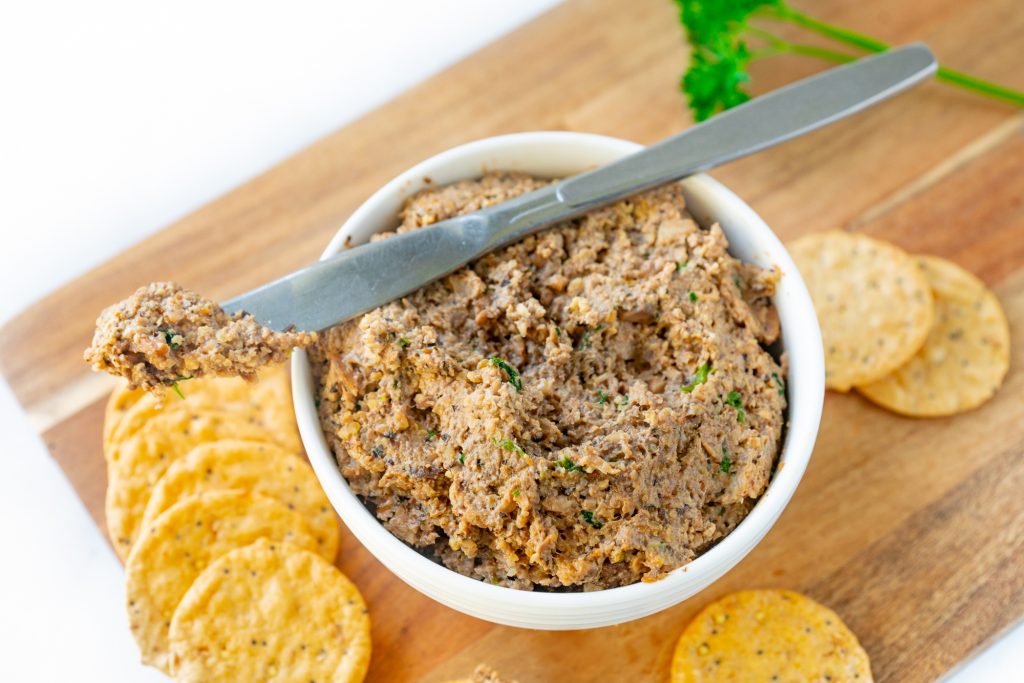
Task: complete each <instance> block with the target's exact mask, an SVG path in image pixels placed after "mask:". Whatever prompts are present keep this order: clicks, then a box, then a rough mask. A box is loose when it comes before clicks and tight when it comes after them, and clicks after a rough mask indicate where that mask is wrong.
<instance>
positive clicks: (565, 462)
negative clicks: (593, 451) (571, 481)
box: [555, 455, 583, 472]
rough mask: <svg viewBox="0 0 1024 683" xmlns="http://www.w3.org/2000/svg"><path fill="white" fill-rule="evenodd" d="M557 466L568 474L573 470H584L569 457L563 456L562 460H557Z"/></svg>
mask: <svg viewBox="0 0 1024 683" xmlns="http://www.w3.org/2000/svg"><path fill="white" fill-rule="evenodd" d="M555 464H556V465H558V466H559V467H561V468H562V469H564V470H565V471H566V472H572V471H573V470H582V469H583V468H582V467H580V466H579V465H577V464H576V463H574V462H573V461H572V460H570V459H569V456H567V455H564V456H562V459H561V460H556V461H555Z"/></svg>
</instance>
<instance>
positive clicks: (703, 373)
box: [679, 361, 711, 394]
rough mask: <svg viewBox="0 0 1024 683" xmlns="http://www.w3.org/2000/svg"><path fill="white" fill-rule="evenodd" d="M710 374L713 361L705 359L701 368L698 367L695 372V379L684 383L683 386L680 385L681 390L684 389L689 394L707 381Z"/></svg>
mask: <svg viewBox="0 0 1024 683" xmlns="http://www.w3.org/2000/svg"><path fill="white" fill-rule="evenodd" d="M710 374H711V361H705V362H704V363H703V364H702V365H701V366H700V367H699V368H697V372H696V373H694V375H693V380H692V381H691V382H690V383H689V384H684V385H683V386H681V387H679V391H684V392H686V393H687V394H689V393H691V392H692V391H693V390H694V389H696V388H697V386H698V385H701V384H704V382H707V381H708V375H710Z"/></svg>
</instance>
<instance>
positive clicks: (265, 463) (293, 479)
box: [142, 440, 338, 561]
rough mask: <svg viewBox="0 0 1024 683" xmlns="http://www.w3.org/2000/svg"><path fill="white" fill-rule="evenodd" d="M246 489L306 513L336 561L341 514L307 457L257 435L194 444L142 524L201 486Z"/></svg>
mask: <svg viewBox="0 0 1024 683" xmlns="http://www.w3.org/2000/svg"><path fill="white" fill-rule="evenodd" d="M217 489H241V490H244V491H251V492H253V493H258V494H260V495H264V496H267V497H269V498H274V499H275V500H278V501H280V502H282V503H284V504H285V505H286V506H287V507H288V508H289V509H291V510H295V511H296V512H298V513H299V514H301V515H302V516H303V517H304V518H305V519H306V522H307V523H308V524H309V527H310V529H311V531H312V532H313V534H314V536H315V537H316V539H317V543H318V548H319V552H320V554H322V555H323V556H324V557H326V558H327V559H328V560H331V561H333V560H334V556H335V554H336V553H337V550H338V518H337V517H336V516H335V514H334V510H333V509H331V504H330V502H329V501H328V500H327V496H326V495H324V491H323V489H322V488H320V482H319V481H318V480H317V478H316V475H315V474H313V470H312V468H310V466H309V464H308V463H306V461H305V460H303V459H302V458H300V457H299V456H297V455H294V454H292V453H289V452H288V451H286V450H284V449H283V448H281V447H279V446H274V445H272V444H266V443H258V442H255V441H235V440H231V441H214V442H213V443H207V444H202V445H200V446H196V447H195V448H193V449H192V450H191V451H190V452H189V453H188V455H186V456H185V457H184V458H181V459H180V460H178V461H176V462H175V463H173V464H172V465H171V466H170V467H169V468H168V470H167V472H166V473H165V474H164V476H162V477H161V478H160V480H159V481H158V482H157V483H156V487H155V488H154V489H153V493H152V495H151V496H150V497H149V503H148V504H147V505H146V514H145V515H144V516H143V519H142V526H143V528H146V527H148V526H149V525H150V524H151V523H152V521H153V520H154V519H156V518H157V516H158V515H160V514H161V513H162V512H163V511H164V510H166V509H167V508H169V507H170V506H171V505H173V504H174V503H175V502H177V501H179V500H182V499H184V498H187V497H188V496H191V495H195V494H196V493H200V492H202V491H213V490H217Z"/></svg>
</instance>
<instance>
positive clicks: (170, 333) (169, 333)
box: [160, 330, 181, 349]
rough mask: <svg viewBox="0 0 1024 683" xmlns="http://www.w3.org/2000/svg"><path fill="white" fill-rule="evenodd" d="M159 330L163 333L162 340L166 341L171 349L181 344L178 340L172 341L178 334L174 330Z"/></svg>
mask: <svg viewBox="0 0 1024 683" xmlns="http://www.w3.org/2000/svg"><path fill="white" fill-rule="evenodd" d="M160 331H161V332H163V333H164V341H166V342H167V345H168V346H170V347H171V348H172V349H176V348H178V347H179V346H181V344H179V343H178V342H176V341H174V338H175V337H177V336H178V333H177V332H175V331H174V330H160Z"/></svg>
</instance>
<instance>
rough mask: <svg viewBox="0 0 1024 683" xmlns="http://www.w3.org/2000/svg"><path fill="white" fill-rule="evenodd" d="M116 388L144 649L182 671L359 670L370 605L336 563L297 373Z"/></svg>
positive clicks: (123, 500) (276, 673)
mask: <svg viewBox="0 0 1024 683" xmlns="http://www.w3.org/2000/svg"><path fill="white" fill-rule="evenodd" d="M182 390H183V395H184V396H185V398H183V399H179V398H178V397H177V396H174V395H173V394H171V395H168V396H165V397H156V396H153V395H150V394H146V393H144V392H142V391H139V390H130V389H128V388H127V386H122V387H120V388H119V389H117V390H115V391H114V393H113V394H112V395H111V398H110V401H109V403H108V405H107V414H106V421H105V424H104V434H103V440H104V453H105V456H106V460H107V473H108V487H107V499H106V516H107V527H108V530H109V532H110V537H111V540H112V541H113V544H114V548H115V550H116V551H117V553H118V555H119V556H120V557H121V559H122V560H124V561H125V566H126V575H127V601H128V614H129V620H130V624H131V629H132V633H133V635H134V636H135V639H136V641H137V643H138V645H139V649H140V651H141V653H142V660H143V661H144V662H145V663H147V664H150V665H152V666H155V667H157V668H159V669H161V670H163V671H164V672H166V673H168V674H171V675H172V676H174V677H175V678H176V679H178V680H181V681H248V680H270V679H275V680H282V681H284V680H298V681H338V682H349V681H354V682H358V681H362V680H363V678H364V676H365V674H366V670H367V667H368V665H369V658H370V628H369V617H368V616H367V611H366V605H365V603H364V602H363V599H362V596H361V595H360V594H359V591H358V590H357V589H356V587H355V586H354V585H353V584H352V583H351V582H350V581H349V580H348V579H347V578H346V577H345V576H344V575H343V574H342V573H341V572H340V571H338V569H337V568H336V567H335V566H334V564H333V562H334V559H335V555H336V554H337V550H338V540H339V528H338V521H337V517H336V516H335V514H334V511H333V510H332V509H331V507H330V504H329V502H328V500H327V498H326V496H325V495H324V493H323V490H322V489H321V488H320V484H319V482H318V481H317V479H316V476H315V475H314V474H313V471H312V469H311V468H310V467H309V464H308V463H307V462H306V460H305V459H304V458H303V457H302V456H301V455H300V454H301V452H302V447H301V442H300V440H299V435H298V431H297V429H296V426H295V419H294V415H293V412H292V408H291V399H290V387H289V382H288V375H287V372H286V370H285V368H284V367H283V366H279V367H274V368H270V369H268V370H267V371H265V372H264V373H263V375H262V376H261V380H260V381H259V382H258V383H255V384H250V383H248V382H245V381H244V380H241V379H233V378H210V379H206V378H203V379H196V380H191V381H189V382H187V383H183V384H182Z"/></svg>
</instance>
